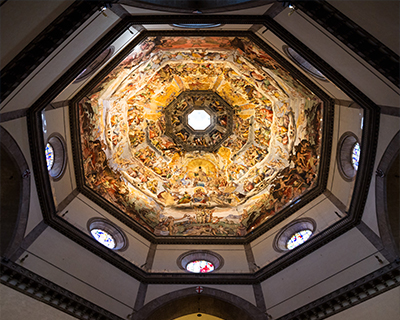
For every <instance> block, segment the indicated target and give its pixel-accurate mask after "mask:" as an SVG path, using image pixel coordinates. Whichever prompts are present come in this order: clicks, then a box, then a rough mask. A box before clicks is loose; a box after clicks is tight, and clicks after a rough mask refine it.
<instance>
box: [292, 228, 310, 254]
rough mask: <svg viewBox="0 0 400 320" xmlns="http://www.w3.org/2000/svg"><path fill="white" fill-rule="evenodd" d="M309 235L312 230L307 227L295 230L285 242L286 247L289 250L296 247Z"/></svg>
mask: <svg viewBox="0 0 400 320" xmlns="http://www.w3.org/2000/svg"><path fill="white" fill-rule="evenodd" d="M311 235H312V231H311V230H308V229H307V230H301V231H299V232H296V233H295V234H294V235H292V236H291V237H290V239H289V240H288V242H287V243H286V248H288V249H289V250H292V249H294V248H296V247H297V246H299V245H301V244H302V243H304V242H305V241H307V240H308V238H309V237H311Z"/></svg>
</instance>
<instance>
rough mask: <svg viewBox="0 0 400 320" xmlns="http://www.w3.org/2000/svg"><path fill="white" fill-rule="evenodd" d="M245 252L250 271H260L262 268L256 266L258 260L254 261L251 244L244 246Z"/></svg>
mask: <svg viewBox="0 0 400 320" xmlns="http://www.w3.org/2000/svg"><path fill="white" fill-rule="evenodd" d="M244 252H245V254H246V260H247V264H248V266H249V271H250V272H255V271H257V270H258V269H260V267H259V266H258V265H257V264H256V260H255V259H254V254H253V250H252V248H251V244H250V243H245V244H244Z"/></svg>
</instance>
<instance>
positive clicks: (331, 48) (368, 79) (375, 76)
mask: <svg viewBox="0 0 400 320" xmlns="http://www.w3.org/2000/svg"><path fill="white" fill-rule="evenodd" d="M289 11H290V10H289V9H286V10H285V11H283V12H282V13H281V14H279V15H278V16H277V17H276V18H275V20H276V21H277V22H278V23H279V24H281V25H282V26H283V27H284V28H285V29H287V30H288V31H289V32H290V33H292V35H294V36H295V37H297V38H298V39H299V40H300V41H302V42H303V43H304V44H305V45H307V46H308V47H309V48H310V49H311V50H313V51H314V52H315V53H316V54H317V55H319V56H320V57H321V58H322V59H324V60H325V61H326V62H327V63H328V64H330V65H331V66H332V67H333V68H334V69H336V71H338V72H339V73H340V74H342V75H343V76H344V77H345V78H346V79H347V80H349V81H350V82H351V83H352V84H353V85H354V86H355V87H356V88H358V89H359V90H361V91H362V92H363V93H364V94H365V95H366V96H368V97H369V98H370V99H371V100H373V101H374V102H375V103H376V104H379V105H387V106H398V103H397V102H398V96H399V91H400V90H399V88H397V87H396V86H394V85H393V84H392V83H391V82H390V81H388V80H387V79H386V78H384V77H383V76H382V75H381V74H380V73H379V72H378V71H376V70H375V69H373V68H372V67H371V66H369V65H368V64H367V63H366V62H365V61H363V60H362V59H361V58H360V57H358V56H357V55H356V54H355V53H353V52H352V51H351V50H350V49H348V48H347V47H346V46H345V45H343V44H342V43H341V42H340V41H339V40H338V39H336V38H335V37H333V36H332V35H331V34H329V33H328V32H327V31H324V30H323V29H322V28H321V27H319V25H318V24H316V23H315V22H313V21H312V20H311V19H309V18H308V17H307V16H306V15H305V14H304V13H302V12H301V11H300V10H298V11H296V12H295V13H293V14H292V15H291V16H288V14H287V13H288V12H289ZM382 19H384V16H382ZM381 23H383V21H381Z"/></svg>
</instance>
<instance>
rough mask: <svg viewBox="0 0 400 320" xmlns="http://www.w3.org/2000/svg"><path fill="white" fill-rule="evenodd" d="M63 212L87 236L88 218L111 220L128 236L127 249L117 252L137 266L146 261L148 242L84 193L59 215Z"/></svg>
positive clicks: (66, 218) (67, 219) (68, 220)
mask: <svg viewBox="0 0 400 320" xmlns="http://www.w3.org/2000/svg"><path fill="white" fill-rule="evenodd" d="M67 211H68V212H67ZM66 212H67V213H66ZM64 213H66V214H65V216H64V217H63V218H64V219H65V220H66V221H67V222H69V223H71V224H72V225H73V226H75V227H76V228H78V229H79V230H81V231H82V232H83V233H85V234H87V235H89V236H90V232H89V230H88V229H87V222H88V220H89V219H91V218H104V219H107V220H109V221H111V222H113V223H114V224H116V225H117V226H118V227H120V228H121V229H122V231H123V232H124V233H125V235H126V237H127V238H128V247H127V249H126V250H125V251H122V252H121V251H117V253H118V254H119V255H121V256H122V257H124V258H125V259H126V260H128V261H130V262H131V263H133V264H135V265H137V266H141V265H143V264H144V263H145V262H146V258H147V253H148V251H149V247H150V242H149V241H147V240H146V239H144V238H143V237H141V236H140V235H138V234H137V233H135V232H134V231H132V230H131V229H130V228H128V227H127V226H126V225H124V224H123V223H121V222H120V221H119V220H117V219H115V218H114V217H113V216H112V215H110V214H109V213H107V212H106V211H105V210H104V209H102V208H100V207H99V206H97V205H96V204H94V203H93V202H91V201H90V200H89V199H87V198H86V197H85V196H84V195H82V194H79V195H78V196H77V197H76V198H75V199H74V200H72V201H71V203H70V204H69V205H68V206H67V207H66V208H65V209H64V210H63V211H62V212H60V215H63V214H64ZM93 241H95V240H93Z"/></svg>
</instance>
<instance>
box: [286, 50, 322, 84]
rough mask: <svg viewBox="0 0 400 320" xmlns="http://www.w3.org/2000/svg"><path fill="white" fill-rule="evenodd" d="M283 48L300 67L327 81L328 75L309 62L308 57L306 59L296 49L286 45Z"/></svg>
mask: <svg viewBox="0 0 400 320" xmlns="http://www.w3.org/2000/svg"><path fill="white" fill-rule="evenodd" d="M282 49H283V51H284V52H285V53H286V55H287V56H288V57H289V58H290V60H292V61H293V62H294V63H296V64H297V65H298V66H299V67H300V68H302V69H303V70H305V71H307V72H308V73H309V74H311V75H312V76H313V77H315V78H317V79H319V80H324V81H327V79H326V77H325V76H324V75H323V74H322V72H321V71H319V70H318V69H317V68H315V67H314V66H313V65H312V64H311V63H310V62H308V61H307V60H306V59H304V58H303V57H302V56H301V55H300V54H298V53H297V52H296V51H295V50H294V49H292V48H290V47H288V46H286V45H285V46H283V47H282Z"/></svg>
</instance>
